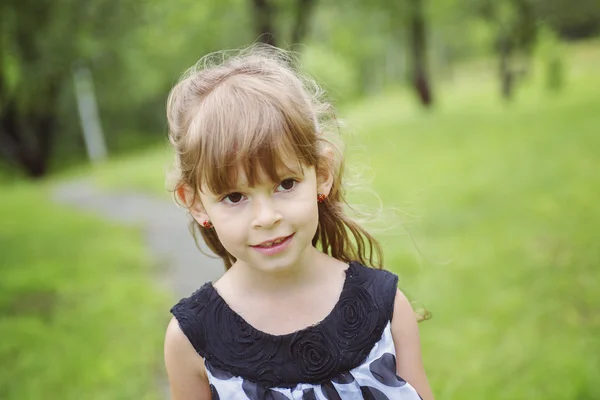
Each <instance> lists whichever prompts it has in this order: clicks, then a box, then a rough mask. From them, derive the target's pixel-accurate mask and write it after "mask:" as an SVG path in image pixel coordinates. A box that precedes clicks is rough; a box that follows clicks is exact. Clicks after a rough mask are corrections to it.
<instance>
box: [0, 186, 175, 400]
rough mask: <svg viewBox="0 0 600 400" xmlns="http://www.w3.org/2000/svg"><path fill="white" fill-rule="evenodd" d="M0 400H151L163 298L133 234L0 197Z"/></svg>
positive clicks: (25, 197)
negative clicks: (134, 399)
mask: <svg viewBox="0 0 600 400" xmlns="http://www.w3.org/2000/svg"><path fill="white" fill-rule="evenodd" d="M0 221H2V223H1V224H0V248H1V249H2V250H1V253H0V273H1V276H2V279H0V337H1V338H2V340H0V398H2V399H5V400H28V399H32V400H33V399H61V400H67V399H81V398H85V399H132V398H136V399H147V400H153V399H158V398H160V397H161V396H160V392H159V388H158V387H157V385H158V379H157V378H158V377H159V373H160V370H159V369H158V366H159V365H161V360H162V351H161V348H162V338H163V334H164V328H165V326H166V322H167V320H166V319H165V318H168V317H167V316H165V314H164V312H163V313H161V312H158V311H157V310H165V309H166V308H167V306H168V305H167V301H166V296H165V295H164V294H162V292H161V291H160V290H159V289H158V288H157V287H156V286H155V283H154V282H153V281H152V275H151V267H152V263H151V261H150V260H149V259H148V258H147V256H146V252H145V250H144V248H143V244H142V242H141V238H140V235H139V233H138V232H136V231H135V230H133V229H125V228H122V227H118V226H114V225H111V224H109V223H106V222H103V221H101V220H99V219H97V218H93V217H90V216H87V215H83V214H79V213H77V212H74V211H72V210H69V209H67V208H64V207H59V206H56V205H53V204H52V203H51V202H50V201H49V200H48V191H47V187H46V186H45V185H39V184H38V185H36V186H34V185H25V184H5V185H4V186H3V187H2V190H1V191H0Z"/></svg>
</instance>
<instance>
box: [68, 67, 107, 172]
mask: <svg viewBox="0 0 600 400" xmlns="http://www.w3.org/2000/svg"><path fill="white" fill-rule="evenodd" d="M73 82H74V84H75V97H76V98H77V108H78V110H79V117H80V120H81V129H82V131H83V139H84V141H85V147H86V148H87V152H88V157H89V159H90V161H91V162H92V163H94V164H97V163H99V162H102V161H104V160H105V159H106V154H107V152H106V144H105V142H104V134H103V133H102V127H101V125H100V118H99V117H98V105H97V103H96V95H95V94H94V84H93V82H92V74H91V72H90V70H89V69H88V68H86V67H84V66H81V65H80V66H77V67H75V68H74V70H73Z"/></svg>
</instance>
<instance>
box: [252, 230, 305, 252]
mask: <svg viewBox="0 0 600 400" xmlns="http://www.w3.org/2000/svg"><path fill="white" fill-rule="evenodd" d="M294 235H295V233H292V234H291V235H289V236H279V237H277V238H275V239H273V240H266V241H264V242H262V243H261V244H263V243H267V242H274V241H275V240H277V239H282V238H285V240H284V241H283V242H281V243H279V244H276V245H275V246H271V247H260V244H259V245H256V246H250V247H252V248H253V249H254V250H256V251H258V252H259V253H261V254H264V255H269V256H270V255H273V254H278V253H281V252H282V251H284V250H285V249H286V248H287V247H288V246H289V244H290V242H291V241H292V238H293V237H294Z"/></svg>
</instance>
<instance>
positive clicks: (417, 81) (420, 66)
mask: <svg viewBox="0 0 600 400" xmlns="http://www.w3.org/2000/svg"><path fill="white" fill-rule="evenodd" d="M409 29H410V31H409V38H410V50H411V51H410V56H411V57H410V62H411V64H412V65H411V70H412V71H411V74H412V83H413V85H414V87H415V90H416V91H417V95H418V97H419V100H420V101H421V103H422V104H423V105H424V106H425V107H429V106H431V105H432V103H433V96H432V93H431V88H430V84H429V76H428V71H427V34H426V28H425V16H424V12H423V0H410V20H409Z"/></svg>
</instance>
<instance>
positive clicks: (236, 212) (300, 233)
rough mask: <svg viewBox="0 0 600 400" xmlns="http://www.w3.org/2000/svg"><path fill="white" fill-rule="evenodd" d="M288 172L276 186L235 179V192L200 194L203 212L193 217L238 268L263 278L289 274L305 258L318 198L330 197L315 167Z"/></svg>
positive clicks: (266, 181) (293, 168) (265, 180)
mask: <svg viewBox="0 0 600 400" xmlns="http://www.w3.org/2000/svg"><path fill="white" fill-rule="evenodd" d="M288 168H289V170H290V171H286V169H285V168H283V169H282V170H281V171H280V174H279V175H280V176H281V178H282V179H281V181H280V182H272V181H271V179H269V178H267V177H263V179H260V181H259V183H258V184H257V185H256V186H254V187H248V185H247V183H246V182H247V180H246V179H245V178H244V175H243V174H239V176H240V179H238V185H237V187H236V188H235V189H234V191H232V192H230V193H228V194H226V195H222V196H217V195H215V194H213V193H211V192H210V191H208V190H207V189H206V188H203V193H201V194H200V200H201V202H202V206H203V211H202V212H201V213H199V214H196V215H195V217H196V219H197V220H198V221H199V222H200V223H202V222H203V221H204V220H206V219H209V220H210V221H211V222H212V224H213V226H214V229H215V230H216V232H217V235H218V236H219V239H220V241H221V243H222V244H223V246H224V247H225V249H227V251H229V253H231V254H232V255H233V256H234V257H235V258H236V259H237V260H238V262H244V263H246V264H248V265H249V266H251V267H254V268H257V269H260V270H264V271H265V272H275V271H279V270H283V269H286V268H289V267H291V266H293V265H296V264H297V262H298V261H300V260H302V258H303V256H304V255H305V254H309V253H308V251H307V250H309V249H310V248H311V247H312V244H311V242H312V238H313V236H314V235H315V232H316V230H317V225H318V208H317V193H318V192H322V193H325V194H327V193H328V192H329V188H328V187H327V186H328V183H327V182H321V183H320V184H319V183H318V182H317V176H316V172H315V168H314V167H307V166H304V167H303V168H302V169H301V168H300V166H289V167H288ZM282 240H283V241H282ZM274 241H275V243H269V242H274ZM279 241H282V242H281V243H279V244H277V242H279Z"/></svg>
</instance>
